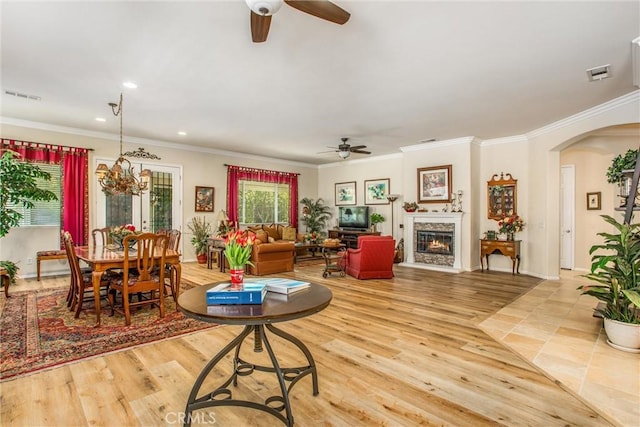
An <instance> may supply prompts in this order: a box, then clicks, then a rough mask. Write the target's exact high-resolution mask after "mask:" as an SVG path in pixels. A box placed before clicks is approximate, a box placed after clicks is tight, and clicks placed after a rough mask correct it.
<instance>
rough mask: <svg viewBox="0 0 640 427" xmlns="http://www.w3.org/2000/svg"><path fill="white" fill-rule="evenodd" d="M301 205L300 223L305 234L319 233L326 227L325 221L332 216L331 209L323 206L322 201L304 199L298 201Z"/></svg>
mask: <svg viewBox="0 0 640 427" xmlns="http://www.w3.org/2000/svg"><path fill="white" fill-rule="evenodd" d="M300 204H301V205H302V223H303V224H304V225H305V226H306V228H307V229H306V232H307V233H313V232H316V233H320V232H321V231H322V230H323V229H325V228H326V227H327V221H328V220H329V218H331V217H332V216H333V214H332V213H331V208H330V207H329V206H327V205H325V204H324V200H322V198H319V199H317V200H313V199H310V198H308V197H305V198H304V199H302V200H300Z"/></svg>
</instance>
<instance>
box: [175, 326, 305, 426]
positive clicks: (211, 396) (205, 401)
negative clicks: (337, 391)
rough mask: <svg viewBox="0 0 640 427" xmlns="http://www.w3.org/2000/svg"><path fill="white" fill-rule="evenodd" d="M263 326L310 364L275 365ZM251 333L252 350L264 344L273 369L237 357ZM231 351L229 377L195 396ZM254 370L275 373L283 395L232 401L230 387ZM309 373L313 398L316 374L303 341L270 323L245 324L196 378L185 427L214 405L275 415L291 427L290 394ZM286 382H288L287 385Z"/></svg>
mask: <svg viewBox="0 0 640 427" xmlns="http://www.w3.org/2000/svg"><path fill="white" fill-rule="evenodd" d="M265 326H266V328H267V329H268V330H269V331H270V332H271V333H273V334H274V335H277V336H279V337H281V338H283V339H285V340H287V341H289V342H290V343H292V344H293V345H295V346H296V347H298V349H299V350H300V351H301V352H302V353H303V354H304V356H305V357H306V359H307V362H308V363H309V365H307V366H299V367H293V368H283V367H281V366H280V364H279V363H278V359H277V358H276V356H275V354H274V352H273V349H272V348H271V344H270V343H269V340H268V339H267V335H266V333H265V332H266V331H265ZM251 332H253V333H254V337H255V342H254V349H253V351H254V352H261V351H262V345H263V344H264V347H265V348H266V350H267V354H268V355H269V358H270V359H271V363H272V365H273V366H260V365H255V364H252V363H249V362H247V361H245V360H243V359H241V358H240V349H241V347H242V344H243V342H244V340H245V339H246V338H247V336H249V334H251ZM233 349H235V356H234V358H233V366H234V370H233V373H232V374H231V376H230V377H229V378H228V379H227V380H226V381H224V382H223V383H222V384H221V385H220V386H219V387H218V388H216V389H215V390H213V391H211V392H208V393H206V394H204V395H202V396H200V397H198V394H199V392H200V387H201V386H202V383H203V382H204V381H205V379H206V378H207V376H208V375H209V373H210V372H211V370H212V369H213V368H215V366H216V365H217V364H218V362H220V361H221V360H222V359H223V358H224V357H225V356H226V355H227V354H228V353H229V352H230V351H232V350H233ZM254 371H262V372H270V373H275V374H276V377H277V379H278V383H279V385H280V391H281V393H282V395H281V396H277V395H276V396H271V397H268V398H267V399H265V403H258V402H253V401H248V400H240V399H234V398H233V391H232V389H230V388H229V386H230V385H233V386H237V385H238V377H242V376H246V375H251V374H252V373H253V372H254ZM309 374H311V378H312V381H313V395H314V396H316V395H318V373H317V371H316V364H315V362H314V360H313V357H312V356H311V352H310V351H309V349H308V348H307V347H306V346H305V345H304V344H303V343H302V341H300V340H299V339H297V338H296V337H294V336H293V335H291V334H288V333H286V332H284V331H282V330H280V329H278V328H276V327H275V326H273V325H271V324H266V325H262V324H259V325H247V326H245V327H244V329H243V331H242V332H241V333H240V334H239V335H238V336H237V337H236V338H234V339H233V341H231V342H230V343H229V344H227V346H226V347H224V348H223V349H222V350H221V351H220V352H219V353H218V354H216V356H215V357H214V358H213V359H211V361H210V362H209V363H208V364H207V366H205V367H204V369H203V370H202V372H201V373H200V375H199V376H198V378H197V379H196V382H195V384H194V385H193V388H192V389H191V393H190V394H189V400H188V401H187V407H186V409H185V422H184V425H185V426H190V425H191V419H192V412H193V411H197V410H199V409H204V408H210V407H216V406H242V407H246V408H253V409H258V410H260V411H264V412H266V413H269V414H271V415H273V416H275V417H276V418H278V419H279V420H281V421H282V422H283V423H285V424H286V425H287V426H293V414H292V412H291V404H290V402H289V393H290V392H291V389H292V388H293V386H294V385H295V384H296V383H297V382H298V381H299V380H301V379H302V378H304V377H305V376H307V375H309ZM287 383H289V385H288V386H287ZM283 412H284V413H283Z"/></svg>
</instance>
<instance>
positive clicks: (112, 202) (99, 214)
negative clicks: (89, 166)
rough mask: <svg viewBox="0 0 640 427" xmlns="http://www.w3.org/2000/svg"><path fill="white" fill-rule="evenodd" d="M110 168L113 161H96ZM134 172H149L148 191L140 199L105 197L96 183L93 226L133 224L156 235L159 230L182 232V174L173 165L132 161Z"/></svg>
mask: <svg viewBox="0 0 640 427" xmlns="http://www.w3.org/2000/svg"><path fill="white" fill-rule="evenodd" d="M95 163H96V166H97V165H98V164H99V163H105V164H106V165H112V164H113V160H109V159H95ZM131 165H132V166H133V170H134V172H135V173H140V171H141V170H143V169H149V170H151V179H150V180H149V187H148V189H147V190H146V191H145V192H144V193H143V194H142V195H140V196H131V195H106V194H105V193H104V192H103V191H102V189H101V188H100V184H98V183H97V181H95V182H96V206H95V207H96V210H95V212H96V217H95V220H96V222H95V227H97V228H102V227H113V226H116V225H123V224H133V225H135V226H136V229H138V230H142V231H145V232H152V233H156V232H158V231H159V230H171V229H178V230H180V229H181V224H182V209H181V208H180V207H181V205H182V195H181V191H180V189H181V188H182V181H181V180H182V174H181V173H180V172H181V168H180V167H176V166H162V165H157V164H145V163H134V162H131Z"/></svg>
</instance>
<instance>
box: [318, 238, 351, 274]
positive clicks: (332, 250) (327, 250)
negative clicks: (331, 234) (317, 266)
mask: <svg viewBox="0 0 640 427" xmlns="http://www.w3.org/2000/svg"><path fill="white" fill-rule="evenodd" d="M346 246H347V245H345V244H344V243H340V244H338V245H323V244H320V245H318V247H319V248H321V250H322V256H323V258H324V262H325V267H324V271H323V272H322V277H324V278H325V279H326V278H327V277H328V276H330V275H331V273H338V274H340V277H344V275H345V272H344V262H345V248H346Z"/></svg>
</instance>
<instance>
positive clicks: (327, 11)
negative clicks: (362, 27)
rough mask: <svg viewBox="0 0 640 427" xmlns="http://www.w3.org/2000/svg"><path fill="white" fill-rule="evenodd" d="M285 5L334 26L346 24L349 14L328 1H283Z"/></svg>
mask: <svg viewBox="0 0 640 427" xmlns="http://www.w3.org/2000/svg"><path fill="white" fill-rule="evenodd" d="M284 2H285V3H286V4H288V5H289V6H291V7H293V8H294V9H298V10H299V11H301V12H304V13H308V14H309V15H313V16H315V17H317V18H320V19H324V20H326V21H329V22H333V23H336V24H340V25H342V24H344V23H346V22H347V21H348V20H349V18H350V17H351V14H350V13H349V12H347V11H346V10H344V9H342V8H341V7H340V6H338V5H335V4H333V3H331V2H330V1H328V0H284Z"/></svg>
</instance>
